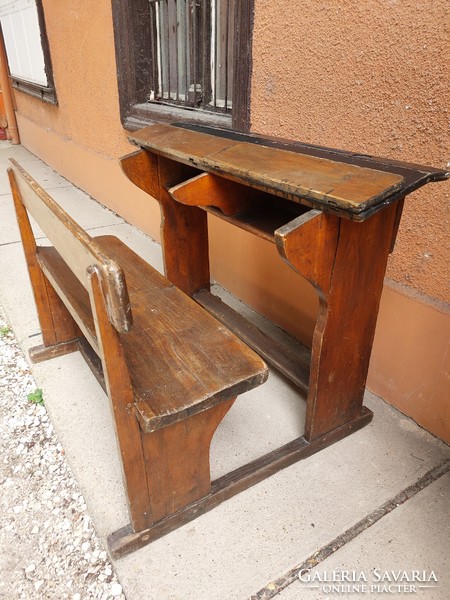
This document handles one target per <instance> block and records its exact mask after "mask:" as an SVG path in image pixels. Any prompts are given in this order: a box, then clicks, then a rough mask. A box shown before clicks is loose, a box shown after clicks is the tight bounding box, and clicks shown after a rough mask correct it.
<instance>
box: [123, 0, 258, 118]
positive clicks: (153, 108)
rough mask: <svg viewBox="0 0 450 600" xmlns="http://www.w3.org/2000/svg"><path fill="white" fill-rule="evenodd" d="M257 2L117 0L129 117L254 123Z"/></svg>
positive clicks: (125, 114) (126, 115)
mask: <svg viewBox="0 0 450 600" xmlns="http://www.w3.org/2000/svg"><path fill="white" fill-rule="evenodd" d="M252 12H253V11H252V2H247V1H245V0H132V1H127V0H113V16H114V30H115V40H116V57H117V70H118V82H119V94H120V107H121V116H122V121H123V123H124V125H125V127H128V128H130V129H135V128H137V127H141V126H143V125H145V124H147V123H148V122H150V121H154V120H171V121H173V120H176V119H182V120H189V121H197V122H203V123H207V124H215V125H219V126H223V127H233V128H234V129H239V130H246V129H248V127H249V123H248V120H249V110H248V108H249V107H248V104H249V83H250V63H251V52H250V51H251V45H250V39H251V25H252Z"/></svg>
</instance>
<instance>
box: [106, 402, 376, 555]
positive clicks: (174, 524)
mask: <svg viewBox="0 0 450 600" xmlns="http://www.w3.org/2000/svg"><path fill="white" fill-rule="evenodd" d="M372 417H373V413H372V412H371V411H370V410H368V409H367V408H363V411H362V414H361V416H360V417H359V418H357V419H355V420H354V421H350V422H349V423H346V424H345V425H343V426H342V427H339V428H338V429H336V430H334V431H332V432H330V433H328V434H327V435H324V436H322V437H321V438H319V439H316V440H314V441H312V442H311V443H309V442H308V441H307V440H305V438H303V437H301V438H298V439H296V440H294V441H292V442H289V443H288V444H286V445H285V446H282V447H281V448H277V449H276V450H274V451H272V452H270V453H268V454H266V455H264V456H262V457H261V458H258V459H256V460H254V461H252V462H250V463H248V464H247V465H244V466H243V467H239V468H238V469H236V470H235V471H232V472H231V473H228V474H227V475H224V476H223V477H221V478H220V479H217V480H216V481H213V482H212V486H211V493H210V494H209V495H208V496H206V497H205V498H202V499H201V500H198V501H197V502H193V503H192V504H190V505H189V506H187V507H185V508H183V509H181V510H180V511H178V512H177V513H175V514H174V515H171V516H170V517H168V518H166V519H163V520H161V521H160V522H158V523H156V524H155V525H153V526H152V527H150V528H149V529H147V530H144V531H141V532H139V533H134V532H133V531H132V529H131V527H130V526H126V527H123V528H122V529H119V530H118V531H116V532H114V533H112V534H111V535H110V536H109V537H108V545H109V549H110V552H111V554H112V556H113V558H120V557H123V556H125V555H127V554H129V553H130V552H134V551H135V550H137V549H139V548H142V547H144V546H146V545H147V544H149V543H151V542H153V541H154V540H157V539H158V538H160V537H162V536H164V535H167V534H168V533H170V532H171V531H174V530H175V529H177V528H178V527H181V526H182V525H185V524H186V523H189V522H190V521H192V520H193V519H195V518H197V517H198V516H199V515H201V514H204V513H206V512H208V511H210V510H212V509H213V508H215V507H216V506H218V505H219V504H221V503H222V502H224V501H225V500H228V499H229V498H232V497H233V496H235V495H236V494H238V493H240V492H242V491H244V490H246V489H248V488H249V487H251V486H253V485H255V484H256V483H259V482H260V481H262V480H263V479H265V478H266V477H269V476H270V475H273V474H274V473H276V472H278V471H280V470H281V469H284V468H286V467H288V466H289V465H292V464H293V463H295V462H297V461H299V460H302V459H304V458H307V457H308V456H311V455H312V454H315V453H316V452H319V451H320V450H322V449H323V448H326V447H328V446H330V445H331V444H334V443H336V442H338V441H339V440H341V439H343V438H345V437H346V436H348V435H350V434H351V433H353V432H354V431H357V430H358V429H361V428H362V427H364V426H365V425H367V424H368V423H370V421H371V420H372Z"/></svg>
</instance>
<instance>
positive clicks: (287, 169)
mask: <svg viewBox="0 0 450 600" xmlns="http://www.w3.org/2000/svg"><path fill="white" fill-rule="evenodd" d="M130 140H131V141H133V142H134V143H135V144H137V145H139V146H141V147H142V148H146V149H149V150H151V151H152V152H155V153H157V154H161V155H162V156H165V157H167V158H172V159H175V160H177V161H179V162H181V163H184V164H190V165H193V166H195V167H197V168H200V169H203V170H205V171H210V172H212V173H216V174H218V175H221V176H222V177H224V178H226V179H232V180H234V181H238V182H240V183H245V184H247V185H249V186H250V187H254V188H257V189H262V190H265V191H269V192H271V193H273V194H278V195H281V196H283V197H286V198H289V199H297V201H300V198H301V199H302V200H304V201H308V200H309V201H311V202H313V204H315V205H318V206H321V207H323V208H327V206H328V207H337V208H341V209H343V210H344V211H345V210H347V211H350V212H352V211H358V210H359V209H360V207H361V206H364V207H367V206H368V205H370V204H374V203H378V202H380V201H381V200H382V199H383V198H385V197H387V196H389V195H391V194H393V193H394V192H395V190H396V189H398V188H400V187H401V185H402V183H403V177H402V176H400V175H397V174H393V173H389V172H384V171H378V170H376V169H371V168H367V167H359V166H356V165H351V164H345V163H340V162H336V161H333V160H329V159H326V158H319V157H316V156H309V155H306V154H301V153H298V152H291V151H289V150H282V149H276V150H275V149H273V148H270V147H267V146H264V145H252V144H248V143H247V142H242V141H235V140H233V139H227V138H224V137H218V136H214V135H210V134H207V133H202V132H198V131H191V130H188V129H183V128H179V127H173V126H170V125H153V126H150V127H146V128H145V129H142V130H140V131H139V132H137V133H135V134H133V135H131V136H130Z"/></svg>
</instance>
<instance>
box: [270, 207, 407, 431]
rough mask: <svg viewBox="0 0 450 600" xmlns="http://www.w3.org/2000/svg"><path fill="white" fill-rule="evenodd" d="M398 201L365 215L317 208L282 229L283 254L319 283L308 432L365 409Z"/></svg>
mask: <svg viewBox="0 0 450 600" xmlns="http://www.w3.org/2000/svg"><path fill="white" fill-rule="evenodd" d="M395 215H396V206H395V205H391V206H389V207H388V208H386V209H385V210H383V211H380V212H379V213H377V214H375V215H374V216H373V217H371V218H370V219H368V220H367V221H364V222H362V223H358V222H354V221H349V220H346V219H338V217H335V216H332V215H326V214H322V213H320V212H318V211H311V212H310V213H308V214H306V215H303V216H302V217H299V219H297V220H296V221H297V222H293V223H291V224H290V225H288V226H286V227H285V228H281V229H280V230H278V232H277V244H278V247H279V250H280V252H281V254H282V255H283V257H284V258H285V259H286V260H287V261H288V262H289V264H291V266H292V267H293V268H295V269H296V270H297V271H298V272H299V273H301V274H302V275H304V276H305V277H306V278H307V279H308V280H309V281H311V283H313V285H314V286H315V288H316V289H317V291H318V294H319V298H320V308H319V316H318V320H317V324H316V328H315V332H314V337H313V347H312V355H311V373H310V383H309V390H308V400H307V413H306V429H305V438H306V439H307V440H308V441H312V440H315V439H317V438H319V437H320V436H322V435H324V434H325V433H328V432H329V431H332V430H333V429H335V428H337V427H340V426H341V425H343V424H345V423H348V422H350V421H352V420H354V419H358V418H361V417H362V414H363V413H362V401H363V395H364V387H365V383H366V378H367V371H368V367H369V359H370V353H371V350H372V342H373V337H374V334H375V325H376V320H377V315H378V308H379V303H380V298H381V292H382V288H383V278H384V274H385V270H386V264H387V258H388V254H389V250H390V247H391V242H392V237H393V229H394V223H395Z"/></svg>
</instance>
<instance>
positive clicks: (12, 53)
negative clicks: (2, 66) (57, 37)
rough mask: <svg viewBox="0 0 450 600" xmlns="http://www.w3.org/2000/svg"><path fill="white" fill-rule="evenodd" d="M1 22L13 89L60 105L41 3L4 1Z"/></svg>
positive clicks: (0, 8) (36, 0) (34, 0)
mask: <svg viewBox="0 0 450 600" xmlns="http://www.w3.org/2000/svg"><path fill="white" fill-rule="evenodd" d="M0 21H1V26H2V31H3V38H4V42H5V48H6V54H7V57H8V65H9V72H10V76H11V79H12V82H13V87H15V88H17V89H19V90H20V91H23V92H26V93H28V94H31V95H33V96H37V97H38V98H41V99H42V100H44V101H46V102H51V103H52V104H56V94H55V88H54V84H53V75H52V69H51V62H50V54H49V50H48V41H47V35H46V31H45V21H44V14H43V11H42V4H41V0H0Z"/></svg>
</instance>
